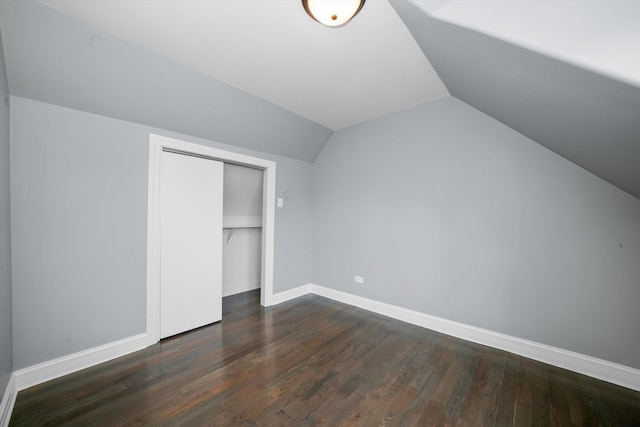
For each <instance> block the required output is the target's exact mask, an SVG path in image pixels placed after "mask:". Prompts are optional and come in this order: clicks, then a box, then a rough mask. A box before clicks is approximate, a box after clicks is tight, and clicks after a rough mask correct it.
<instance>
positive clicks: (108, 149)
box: [11, 97, 312, 369]
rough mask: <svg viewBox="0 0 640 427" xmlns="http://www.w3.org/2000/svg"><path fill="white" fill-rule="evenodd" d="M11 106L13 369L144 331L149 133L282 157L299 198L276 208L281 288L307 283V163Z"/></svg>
mask: <svg viewBox="0 0 640 427" xmlns="http://www.w3.org/2000/svg"><path fill="white" fill-rule="evenodd" d="M11 102H12V110H11V191H12V194H11V212H12V217H13V218H14V221H13V223H12V233H13V234H12V236H13V239H12V249H13V274H14V275H13V284H14V293H13V335H14V368H15V369H20V368H24V367H27V366H31V365H33V364H36V363H39V362H43V361H47V360H51V359H54V358H56V357H60V356H64V355H68V354H72V353H74V352H77V351H81V350H84V349H87V348H91V347H94V346H97V345H101V344H105V343H108V342H112V341H115V340H118V339H121V338H125V337H129V336H132V335H135V334H138V333H141V332H144V330H145V319H146V317H145V316H146V311H145V310H146V309H145V306H146V226H147V173H148V144H149V132H155V133H160V134H164V135H167V136H171V137H176V138H180V139H183V140H186V141H190V142H195V143H199V144H203V145H208V146H212V147H217V148H222V149H226V150H229V151H235V152H239V153H245V154H249V155H254V156H258V157H262V158H266V159H270V160H275V161H276V162H277V184H276V185H277V190H276V191H278V192H281V191H285V190H286V189H295V190H294V191H292V194H296V195H297V196H298V197H296V198H293V197H292V199H291V202H290V203H289V205H288V206H287V208H283V209H279V210H277V211H276V231H275V241H276V252H275V277H274V282H275V283H274V290H275V291H276V292H278V291H281V290H284V289H288V288H292V287H295V286H299V285H302V284H306V283H308V282H309V281H310V248H311V241H310V230H311V211H310V207H311V201H310V184H311V180H310V177H311V172H312V165H311V164H310V163H307V162H303V161H299V160H292V159H287V158H283V157H277V156H273V155H267V154H261V153H258V152H255V151H250V150H246V149H240V148H237V147H231V146H226V145H224V144H220V143H213V142H210V141H205V140H202V139H197V138H193V137H188V136H184V135H182V136H181V135H178V134H175V133H171V132H165V131H159V130H157V129H154V128H150V127H147V126H143V125H139V124H134V123H130V122H125V121H121V120H116V119H112V118H107V117H103V116H98V115H94V114H90V113H85V112H80V111H77V110H71V109H67V108H63V107H59V106H54V105H50V104H45V103H41V102H36V101H32V100H28V99H25V98H20V97H12V98H11ZM291 265H295V266H296V267H295V268H290V266H291Z"/></svg>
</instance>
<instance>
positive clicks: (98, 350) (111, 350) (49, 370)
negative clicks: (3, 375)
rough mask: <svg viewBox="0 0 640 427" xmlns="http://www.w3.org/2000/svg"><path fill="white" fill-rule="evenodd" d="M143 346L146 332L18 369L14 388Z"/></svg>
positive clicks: (103, 360) (82, 367)
mask: <svg viewBox="0 0 640 427" xmlns="http://www.w3.org/2000/svg"><path fill="white" fill-rule="evenodd" d="M145 347H147V337H146V334H139V335H135V336H132V337H129V338H124V339H121V340H118V341H115V342H112V343H109V344H104V345H101V346H98V347H94V348H90V349H88V350H84V351H80V352H78V353H74V354H70V355H68V356H63V357H59V358H57V359H53V360H49V361H48V362H43V363H39V364H37V365H33V366H30V367H28V368H24V369H19V370H17V371H15V372H14V373H15V375H16V390H17V391H21V390H24V389H27V388H29V387H33V386H34V385H38V384H42V383H44V382H47V381H50V380H53V379H55V378H59V377H62V376H64V375H67V374H71V373H73V372H77V371H79V370H81V369H85V368H89V367H91V366H94V365H97V364H100V363H103V362H108V361H109V360H113V359H115V358H117V357H120V356H125V355H127V354H129V353H133V352H134V351H138V350H142V349H143V348H145Z"/></svg>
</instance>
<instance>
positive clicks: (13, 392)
mask: <svg viewBox="0 0 640 427" xmlns="http://www.w3.org/2000/svg"><path fill="white" fill-rule="evenodd" d="M17 396H18V390H17V389H16V374H15V373H11V376H10V377H9V382H8V383H7V388H6V389H5V391H4V394H3V395H2V402H0V427H7V426H8V425H9V421H11V412H13V405H14V404H15V403H16V397H17Z"/></svg>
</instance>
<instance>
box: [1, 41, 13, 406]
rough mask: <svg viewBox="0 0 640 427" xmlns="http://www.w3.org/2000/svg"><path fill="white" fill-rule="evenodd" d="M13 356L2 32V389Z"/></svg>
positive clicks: (7, 143)
mask: <svg viewBox="0 0 640 427" xmlns="http://www.w3.org/2000/svg"><path fill="white" fill-rule="evenodd" d="M12 359H13V342H12V338H11V221H10V197H9V87H8V85H7V74H6V72H5V67H4V52H3V50H2V36H1V35H0V393H4V390H5V388H6V387H7V383H8V381H9V377H10V376H11V372H12V370H13V362H12ZM0 400H2V398H1V397H0Z"/></svg>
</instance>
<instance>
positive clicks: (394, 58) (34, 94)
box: [0, 0, 640, 198]
mask: <svg viewBox="0 0 640 427" xmlns="http://www.w3.org/2000/svg"><path fill="white" fill-rule="evenodd" d="M0 30H2V35H3V42H4V45H5V46H4V51H5V57H6V58H5V59H6V64H7V74H8V79H9V89H10V92H11V94H13V95H16V96H22V97H26V98H30V99H36V100H40V101H44V102H49V103H53V104H57V105H62V106H66V107H70V108H75V109H80V110H84V111H88V112H93V113H96V114H101V115H105V116H109V117H114V118H118V119H123V120H128V121H133V122H137V123H142V124H146V125H149V126H155V127H158V128H161V129H168V130H172V131H177V132H181V133H185V134H189V135H193V136H198V137H203V138H207V139H212V140H217V141H220V142H224V143H228V144H232V145H236V146H239V147H244V148H248V149H254V150H259V151H263V152H269V153H273V154H278V155H283V156H287V157H292V158H296V159H300V160H305V161H313V160H314V159H315V157H316V156H317V154H318V153H319V152H320V150H322V148H323V146H324V144H325V143H326V141H327V140H328V139H329V138H330V136H331V134H332V133H333V131H336V130H339V129H342V128H345V127H348V126H351V125H354V124H357V123H361V122H364V121H367V120H371V119H374V118H377V117H381V116H384V115H386V114H389V113H392V112H396V111H402V110H405V109H407V108H410V107H413V106H415V105H418V104H422V103H425V102H430V101H432V100H436V99H439V98H442V97H446V96H449V95H452V96H455V97H457V98H459V99H461V100H463V101H465V102H466V103H468V104H470V105H472V106H473V107H475V108H477V109H479V110H481V111H483V112H484V113H486V114H488V115H490V116H492V117H494V118H495V119H497V120H499V121H501V122H503V123H505V124H506V125H508V126H510V127H512V128H513V129H515V130H517V131H519V132H520V133H522V134H524V135H525V136H528V137H529V138H531V139H533V140H534V141H536V142H538V143H540V144H542V145H544V146H546V147H547V148H549V149H551V150H553V151H554V152H556V153H558V154H560V155H562V156H564V157H565V158H567V159H569V160H571V161H573V162H574V163H576V164H578V165H580V166H582V167H584V168H585V169H587V170H589V171H591V172H593V173H594V174H596V175H598V176H600V177H602V178H603V179H605V180H607V181H609V182H610V183H612V184H614V185H616V186H618V187H619V188H621V189H623V190H625V191H627V192H629V193H630V194H633V195H634V196H636V197H639V198H640V167H637V165H640V120H639V118H640V55H638V54H637V52H640V2H638V1H637V0H589V1H585V0H557V1H553V2H550V1H547V0H518V1H513V0H509V1H508V0H483V1H474V0H367V2H366V4H365V7H364V8H363V9H362V11H361V12H360V14H359V15H358V16H357V17H356V18H355V19H354V20H353V21H351V22H350V23H349V24H348V25H346V26H344V27H341V28H337V29H336V28H326V27H324V26H322V25H320V24H318V23H316V22H315V21H313V20H311V18H309V17H308V16H307V15H306V14H305V12H304V10H303V8H302V6H301V4H300V2H299V0H134V1H132V0H92V1H86V0H39V1H36V0H5V1H3V2H0Z"/></svg>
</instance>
